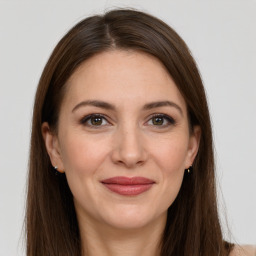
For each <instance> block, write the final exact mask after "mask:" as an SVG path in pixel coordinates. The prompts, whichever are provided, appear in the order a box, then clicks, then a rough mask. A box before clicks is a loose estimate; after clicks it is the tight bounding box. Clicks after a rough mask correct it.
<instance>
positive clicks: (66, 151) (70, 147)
mask: <svg viewBox="0 0 256 256" xmlns="http://www.w3.org/2000/svg"><path fill="white" fill-rule="evenodd" d="M61 148H62V151H61V154H62V159H63V164H64V168H65V171H66V172H67V173H75V174H76V175H78V176H80V177H82V176H86V175H90V174H91V173H93V172H95V170H97V168H98V167H99V166H100V165H101V163H102V162H103V161H104V158H105V155H106V154H107V149H106V148H105V147H104V146H103V145H101V146H99V144H98V143H97V142H96V141H95V140H94V139H93V137H90V136H81V135H79V134H77V135H74V134H73V135H72V136H69V135H67V136H66V137H65V140H64V141H63V143H62V145H61Z"/></svg>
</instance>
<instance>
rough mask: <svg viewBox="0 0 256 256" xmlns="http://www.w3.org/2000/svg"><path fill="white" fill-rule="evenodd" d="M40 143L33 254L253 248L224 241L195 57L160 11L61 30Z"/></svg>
mask: <svg viewBox="0 0 256 256" xmlns="http://www.w3.org/2000/svg"><path fill="white" fill-rule="evenodd" d="M30 152H31V153H30V172H29V184H28V198H27V255H31V256H32V255H33V256H34V255H56V256H57V255H72V256H73V255H74V256H75V255H83V256H85V255H86V256H87V255H97V256H101V255H149V256H150V255H154V256H155V255H163V256H164V255H176V256H177V255H195V256H198V255H207V256H211V255H215V256H216V255H220V256H222V255H247V254H245V253H246V252H245V250H242V249H234V248H233V247H234V246H233V245H232V244H230V243H228V242H225V241H224V240H223V236H222V232H221V227H220V222H219V219H218V212H217V203H216V190H215V176H214V175H215V174H214V158H213V148H212V131H211V124H210V117H209V112H208V107H207V102H206V97H205V92H204V88H203V85H202V81H201V79H200V75H199V72H198V70H197V67H196V64H195V62H194V60H193V58H192V57H191V55H190V52H189V50H188V48H187V46H186V44H185V43H184V42H183V40H182V39H181V38H180V37H179V36H178V35H177V34H176V32H175V31H173V30H172V29H171V28H170V27H168V26H167V25H166V24H165V23H163V22H162V21H161V20H158V19H157V18H155V17H152V16H150V15H148V14H145V13H142V12H138V11H134V10H113V11H110V12H108V13H106V14H105V15H103V16H92V17H89V18H87V19H85V20H83V21H81V22H80V23H79V24H77V25H76V26H75V27H74V28H72V29H71V30H70V31H69V32H68V33H67V34H66V35H65V36H64V37H63V38H62V39H61V41H60V42H59V43H58V45H57V46H56V48H55V50H54V51H53V53H52V55H51V57H50V59H49V61H48V63H47V64H46V66H45V69H44V71H43V74H42V76H41V79H40V82H39V85H38V89H37V94H36V98H35V106H34V114H33V127H32V137H31V151H30ZM192 166H193V167H192ZM248 255H249V254H248ZM251 255H253V254H251Z"/></svg>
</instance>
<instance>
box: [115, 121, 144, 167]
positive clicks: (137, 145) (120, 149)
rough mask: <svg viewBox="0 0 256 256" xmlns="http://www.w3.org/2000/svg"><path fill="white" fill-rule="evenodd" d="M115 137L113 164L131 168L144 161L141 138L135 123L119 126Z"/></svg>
mask: <svg viewBox="0 0 256 256" xmlns="http://www.w3.org/2000/svg"><path fill="white" fill-rule="evenodd" d="M115 136H116V138H115V143H114V144H115V146H114V149H113V159H114V161H115V162H117V163H122V164H124V165H126V166H127V167H133V166H135V165H138V164H142V163H143V162H144V161H145V160H146V151H145V148H144V145H143V144H144V143H143V136H142V133H141V131H140V128H139V126H138V125H137V124H136V123H135V122H125V123H123V124H122V125H120V126H119V128H118V130H117V134H116V135H115Z"/></svg>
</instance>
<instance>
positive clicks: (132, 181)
mask: <svg viewBox="0 0 256 256" xmlns="http://www.w3.org/2000/svg"><path fill="white" fill-rule="evenodd" d="M101 182H102V183H105V184H120V185H143V184H152V183H155V182H154V181H153V180H151V179H148V178H145V177H124V176H117V177H112V178H108V179H105V180H102V181H101Z"/></svg>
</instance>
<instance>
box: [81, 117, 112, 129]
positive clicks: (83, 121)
mask: <svg viewBox="0 0 256 256" xmlns="http://www.w3.org/2000/svg"><path fill="white" fill-rule="evenodd" d="M92 117H100V118H102V119H104V120H105V121H106V122H107V123H108V124H111V123H110V122H109V120H108V117H106V115H103V114H98V113H93V114H89V115H86V116H84V117H83V118H82V119H81V120H80V123H81V124H82V125H86V126H89V127H93V128H99V127H102V126H105V125H99V126H98V127H97V125H90V124H86V122H87V121H89V120H90V118H92Z"/></svg>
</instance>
